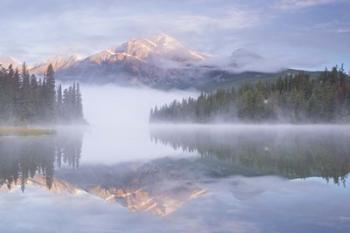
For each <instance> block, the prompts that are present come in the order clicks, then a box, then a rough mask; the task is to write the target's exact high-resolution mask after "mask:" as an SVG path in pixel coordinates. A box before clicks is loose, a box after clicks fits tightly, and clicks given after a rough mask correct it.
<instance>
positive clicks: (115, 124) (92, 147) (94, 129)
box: [82, 85, 197, 164]
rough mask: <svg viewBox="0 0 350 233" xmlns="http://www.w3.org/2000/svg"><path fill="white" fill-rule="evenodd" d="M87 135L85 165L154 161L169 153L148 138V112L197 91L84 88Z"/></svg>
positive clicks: (192, 94) (109, 86) (194, 93)
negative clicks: (141, 160) (87, 124)
mask: <svg viewBox="0 0 350 233" xmlns="http://www.w3.org/2000/svg"><path fill="white" fill-rule="evenodd" d="M82 91H83V93H82V95H83V101H84V103H83V104H84V114H85V118H86V120H87V121H88V123H89V126H88V129H87V131H86V133H85V135H84V143H83V154H84V159H83V160H82V163H91V162H95V163H96V162H97V163H105V164H111V163H113V162H120V161H130V160H140V159H151V158H155V157H159V156H163V155H164V154H166V153H168V152H170V151H171V150H170V149H169V148H167V147H165V146H161V145H155V144H154V143H152V142H151V141H150V140H149V138H150V135H149V113H150V109H151V108H152V107H154V106H156V105H158V106H160V105H162V104H165V103H169V102H171V101H173V100H174V99H177V100H181V99H182V98H184V97H188V96H196V95H197V93H196V92H186V91H169V92H165V91H157V90H152V89H146V88H123V87H117V86H114V85H106V86H83V87H82Z"/></svg>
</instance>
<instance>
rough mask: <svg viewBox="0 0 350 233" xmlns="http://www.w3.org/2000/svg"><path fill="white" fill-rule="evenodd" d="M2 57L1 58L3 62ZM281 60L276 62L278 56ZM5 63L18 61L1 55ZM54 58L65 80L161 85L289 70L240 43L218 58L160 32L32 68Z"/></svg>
mask: <svg viewBox="0 0 350 233" xmlns="http://www.w3.org/2000/svg"><path fill="white" fill-rule="evenodd" d="M1 61H2V60H1V59H0V64H1ZM277 63H278V62H277ZM3 64H4V66H5V67H7V66H8V65H9V64H16V65H15V67H17V66H18V65H19V64H21V63H20V62H18V61H16V60H15V59H11V58H7V59H3ZM49 64H52V65H53V67H54V69H55V71H56V77H57V78H58V79H60V80H62V81H71V80H77V81H80V82H85V83H94V84H106V83H113V84H118V85H127V86H130V85H131V86H148V87H153V88H160V89H172V88H176V89H188V88H197V89H211V88H216V87H221V86H223V87H226V86H227V85H235V84H237V83H239V82H241V81H244V80H257V79H266V78H272V77H276V76H278V75H280V72H276V71H277V70H281V71H282V72H286V71H287V69H284V70H283V69H281V68H280V67H279V65H278V64H277V65H276V62H274V61H271V60H269V59H266V58H264V57H262V56H260V55H258V54H256V53H254V52H252V51H249V50H247V49H242V48H241V49H237V50H235V51H233V53H232V54H231V56H230V57H228V58H225V59H222V58H221V59H219V57H217V56H215V55H209V54H205V53H202V52H199V51H196V50H193V49H190V48H187V47H186V46H185V45H183V44H182V43H181V42H179V41H178V40H176V39H175V38H173V37H171V36H169V35H166V34H163V33H162V34H158V35H155V36H151V37H149V38H137V39H131V40H129V41H127V42H125V43H123V44H121V45H120V46H118V47H115V48H109V49H105V50H103V51H100V52H98V53H96V54H92V55H90V56H88V57H85V58H81V57H78V56H75V55H74V56H66V57H54V58H51V59H48V60H47V61H45V62H43V63H40V64H38V65H35V66H33V67H32V68H31V69H30V71H31V72H32V73H35V74H39V75H42V74H44V72H45V71H46V69H47V67H48V65H49Z"/></svg>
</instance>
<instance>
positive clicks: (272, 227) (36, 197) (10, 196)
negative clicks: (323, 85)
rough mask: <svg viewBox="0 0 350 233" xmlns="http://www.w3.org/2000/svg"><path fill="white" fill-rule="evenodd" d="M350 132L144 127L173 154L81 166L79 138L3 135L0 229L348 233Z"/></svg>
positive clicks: (71, 133)
mask: <svg viewBox="0 0 350 233" xmlns="http://www.w3.org/2000/svg"><path fill="white" fill-rule="evenodd" d="M349 135H350V130H349V128H348V127H345V126H344V127H343V126H342V127H320V126H317V127H311V126H310V127H299V126H296V127H294V128H290V127H267V126H264V127H253V126H251V127H249V126H247V127H238V126H237V127H233V126H227V127H226V126H225V127H223V126H220V127H209V126H208V127H204V126H201V127H199V126H196V127H187V126H186V127H184V126H177V127H175V128H174V127H153V128H151V140H152V141H153V142H155V143H158V144H161V145H157V146H159V147H167V146H164V145H163V144H165V145H168V147H169V149H170V148H171V147H173V148H174V149H173V150H169V151H172V152H169V153H164V156H163V157H160V158H157V159H150V158H148V157H147V153H146V152H145V158H144V159H143V160H133V159H131V158H130V160H129V161H127V162H125V160H124V159H123V160H122V161H123V162H121V161H119V162H118V161H117V162H110V163H109V164H106V163H103V162H105V161H101V163H100V164H99V163H98V162H96V160H94V162H92V163H91V162H90V163H89V159H88V158H87V157H88V156H84V155H85V154H86V153H90V154H91V151H87V148H89V147H85V146H84V139H85V138H86V137H83V132H81V131H79V130H72V131H62V132H60V131H59V132H58V134H57V135H52V136H43V137H3V138H0V152H1V153H0V181H1V183H0V184H1V185H0V205H1V206H2V208H1V209H0V215H1V216H2V218H1V220H0V222H1V223H2V224H0V232H15V233H17V232H30V233H34V232H52V229H53V226H54V228H55V229H57V232H72V233H73V232H74V233H75V232H87V233H96V232H115V231H116V230H117V231H118V230H119V231H120V232H164V230H165V229H166V232H169V233H172V232H174V233H175V232H232V230H234V231H235V232H241V233H243V232H283V233H294V232H302V233H304V232H305V233H310V232H317V233H328V232H335V233H337V232H338V233H345V232H346V233H347V232H349V231H350V215H349V208H350V204H349V202H348V197H349V194H350V189H349V187H347V186H346V183H347V181H346V179H347V174H348V173H349V171H350V168H349V162H350V154H349V151H350V145H349V143H348V142H349V141H350V140H349V139H350V136H349ZM91 136H92V135H90V137H91ZM99 136H100V135H98V136H96V137H99ZM148 140H149V139H148ZM85 143H86V141H85ZM115 143H118V141H117V140H116V142H115ZM107 151H108V150H106V152H107ZM114 155H115V156H116V158H115V159H116V160H117V159H118V156H121V157H123V158H125V157H126V156H128V153H125V154H121V155H119V153H115V151H114V150H110V154H109V155H108V156H114ZM98 156H99V155H98V154H97V155H96V157H98ZM152 158H154V157H152ZM101 160H102V159H101ZM116 160H113V161H116ZM319 177H323V178H319ZM329 181H331V182H329ZM21 189H22V190H21ZM18 206H20V208H18ZM124 207H125V208H124ZM34 210H35V211H34ZM131 212H132V213H131ZM135 212H137V213H135ZM28 213H31V214H28ZM159 216H161V217H159ZM14 219H16V220H17V219H18V221H17V222H18V223H19V224H15V225H14V224H11V223H12V222H13V221H14ZM46 226H47V228H45V227H46ZM45 229H46V230H45ZM77 229H78V230H77Z"/></svg>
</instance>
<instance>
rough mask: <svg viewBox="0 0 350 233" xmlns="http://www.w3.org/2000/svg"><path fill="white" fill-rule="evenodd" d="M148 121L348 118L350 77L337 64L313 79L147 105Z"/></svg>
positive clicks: (300, 78) (271, 82)
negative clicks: (158, 104) (161, 104)
mask: <svg viewBox="0 0 350 233" xmlns="http://www.w3.org/2000/svg"><path fill="white" fill-rule="evenodd" d="M150 121H151V122H159V121H165V122H168V121H171V122H198V123H207V122H215V121H224V122H242V121H243V122H291V123H322V122H349V121H350V78H349V75H347V74H346V73H345V72H344V68H343V66H341V67H340V68H338V67H334V68H333V69H332V70H331V71H328V70H327V69H326V70H325V71H323V72H321V73H320V74H319V75H318V76H317V77H311V76H310V75H309V74H307V73H305V72H299V73H297V74H293V75H286V76H285V77H279V78H278V79H274V80H269V81H266V82H255V83H246V84H243V85H242V86H240V87H238V88H237V87H233V88H231V89H219V90H217V91H214V92H211V93H201V94H200V95H199V97H198V98H191V97H190V98H188V99H183V100H182V101H173V102H172V103H171V104H166V105H163V106H161V107H157V106H156V107H155V108H153V109H151V113H150Z"/></svg>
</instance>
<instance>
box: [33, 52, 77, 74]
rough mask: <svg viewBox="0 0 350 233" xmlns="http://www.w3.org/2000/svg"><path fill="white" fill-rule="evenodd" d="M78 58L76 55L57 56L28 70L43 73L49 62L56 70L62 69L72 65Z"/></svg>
mask: <svg viewBox="0 0 350 233" xmlns="http://www.w3.org/2000/svg"><path fill="white" fill-rule="evenodd" d="M80 59H81V58H80V57H79V56H78V55H72V56H68V57H62V56H57V57H54V58H51V59H48V60H47V61H45V62H43V63H41V64H39V65H36V66H34V67H32V68H31V69H30V72H32V73H35V74H44V73H45V72H46V70H47V67H48V66H49V64H52V66H53V68H54V70H56V71H60V70H64V69H67V68H69V67H71V66H72V65H74V64H75V63H76V62H78V61H79V60H80Z"/></svg>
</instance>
